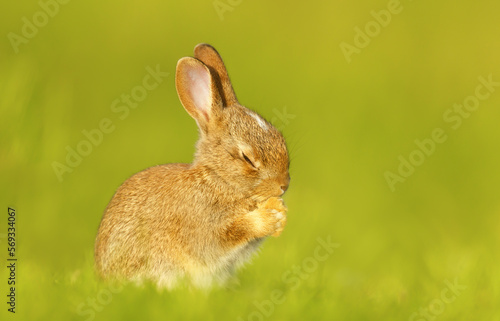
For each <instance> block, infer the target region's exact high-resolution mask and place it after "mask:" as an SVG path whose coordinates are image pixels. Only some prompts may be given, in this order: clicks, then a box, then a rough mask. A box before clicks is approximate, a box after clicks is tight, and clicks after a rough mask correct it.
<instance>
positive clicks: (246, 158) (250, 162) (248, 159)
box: [241, 153, 255, 167]
mask: <svg viewBox="0 0 500 321" xmlns="http://www.w3.org/2000/svg"><path fill="white" fill-rule="evenodd" d="M241 154H242V155H243V159H244V160H245V161H246V162H247V163H248V164H250V165H252V167H255V165H254V164H253V163H252V161H251V160H250V158H248V156H247V155H245V153H241Z"/></svg>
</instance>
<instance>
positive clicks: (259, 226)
mask: <svg viewBox="0 0 500 321" xmlns="http://www.w3.org/2000/svg"><path fill="white" fill-rule="evenodd" d="M286 211H287V208H286V206H285V203H283V200H282V199H281V198H278V197H271V198H269V199H267V200H266V201H265V202H262V203H260V204H258V205H257V209H256V210H255V211H253V212H251V214H252V216H253V218H254V224H255V228H256V232H257V234H258V236H259V237H263V236H269V235H272V236H274V237H278V236H279V235H280V234H281V232H282V231H283V229H284V228H285V224H286Z"/></svg>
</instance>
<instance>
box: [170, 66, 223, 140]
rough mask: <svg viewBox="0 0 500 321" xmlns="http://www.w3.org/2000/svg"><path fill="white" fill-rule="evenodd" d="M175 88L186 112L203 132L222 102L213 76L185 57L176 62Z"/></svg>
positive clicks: (206, 68)
mask: <svg viewBox="0 0 500 321" xmlns="http://www.w3.org/2000/svg"><path fill="white" fill-rule="evenodd" d="M175 87H176V89H177V94H178V95H179V99H180V101H181V103H182V105H183V106H184V108H185V109H186V111H187V112H188V113H189V115H191V117H193V118H194V119H195V120H196V122H197V123H198V127H200V129H201V130H202V131H203V132H206V131H207V126H208V123H209V122H210V121H211V120H212V119H213V118H214V116H215V115H216V114H217V113H218V112H219V111H220V110H221V109H222V100H221V97H220V94H219V90H218V88H217V85H216V82H215V81H214V75H212V73H211V72H210V69H208V67H207V66H205V64H204V63H203V62H201V61H199V60H198V59H195V58H191V57H185V58H182V59H180V60H179V61H178V62H177V70H176V73H175Z"/></svg>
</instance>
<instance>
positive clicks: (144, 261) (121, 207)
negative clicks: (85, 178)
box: [95, 164, 211, 278]
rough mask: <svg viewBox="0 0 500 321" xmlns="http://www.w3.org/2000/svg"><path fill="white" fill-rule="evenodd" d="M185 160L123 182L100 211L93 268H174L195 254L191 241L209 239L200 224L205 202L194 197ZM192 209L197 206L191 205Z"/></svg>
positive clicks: (134, 271) (132, 272)
mask: <svg viewBox="0 0 500 321" xmlns="http://www.w3.org/2000/svg"><path fill="white" fill-rule="evenodd" d="M189 168H190V165H189V164H167V165H160V166H155V167H151V168H149V169H146V170H144V171H142V172H139V173H137V174H135V175H134V176H132V177H131V178H129V179H128V180H127V181H125V182H124V183H123V184H122V185H121V186H120V187H119V188H118V190H117V192H116V193H115V195H114V196H113V198H112V200H111V202H110V203H109V205H108V207H107V208H106V211H105V213H104V216H103V219H102V221H101V225H100V227H99V232H98V236H97V241H96V249H95V253H96V267H97V270H98V272H99V273H100V274H101V275H102V276H106V275H107V274H108V272H111V271H113V273H114V274H116V272H117V271H119V274H121V275H123V276H125V277H128V278H131V277H134V276H136V275H137V276H138V275H140V274H142V273H145V272H146V271H154V270H156V269H160V267H159V266H162V268H161V269H164V268H169V269H170V270H180V269H182V267H183V266H186V265H189V261H190V256H198V255H199V254H200V253H199V252H200V251H199V249H198V248H197V244H196V243H197V240H201V239H205V241H206V240H207V239H210V238H211V236H210V235H209V234H210V233H204V232H206V231H208V229H207V230H205V229H200V228H198V227H199V224H200V222H199V220H200V217H201V215H199V216H198V215H196V213H197V210H199V211H201V212H203V211H204V210H206V208H205V209H204V207H207V204H203V203H204V202H203V199H200V198H199V197H196V195H194V193H193V189H196V185H199V183H198V182H197V181H196V177H193V176H192V175H191V174H190V173H189ZM195 208H197V210H195Z"/></svg>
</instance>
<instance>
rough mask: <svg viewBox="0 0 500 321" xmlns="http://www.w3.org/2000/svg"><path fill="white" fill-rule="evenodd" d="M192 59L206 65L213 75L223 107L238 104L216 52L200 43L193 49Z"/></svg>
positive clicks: (224, 67) (224, 68) (222, 63)
mask: <svg viewBox="0 0 500 321" xmlns="http://www.w3.org/2000/svg"><path fill="white" fill-rule="evenodd" d="M194 57H195V58H196V59H199V60H201V61H202V62H203V63H204V64H205V65H207V66H208V68H210V70H211V71H212V73H213V74H214V78H215V79H214V80H215V82H216V84H217V87H218V88H219V92H220V95H221V99H222V103H223V105H224V106H231V105H234V104H238V100H237V99H236V94H235V93H234V90H233V86H232V85H231V81H230V80H229V75H228V73H227V70H226V66H224V62H223V61H222V58H221V56H220V55H219V53H218V52H217V50H215V48H214V47H212V46H210V45H209V44H206V43H200V44H199V45H197V46H196V47H195V48H194Z"/></svg>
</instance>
